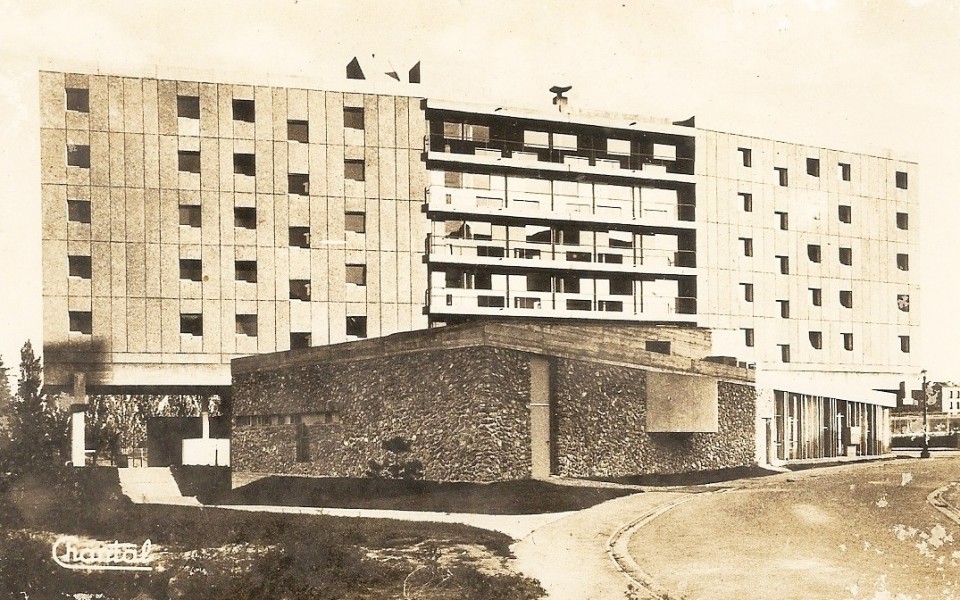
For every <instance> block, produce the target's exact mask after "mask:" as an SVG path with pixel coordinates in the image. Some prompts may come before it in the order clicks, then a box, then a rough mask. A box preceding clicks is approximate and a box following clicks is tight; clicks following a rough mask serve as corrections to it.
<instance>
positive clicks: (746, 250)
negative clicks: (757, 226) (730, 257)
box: [740, 237, 753, 256]
mask: <svg viewBox="0 0 960 600" xmlns="http://www.w3.org/2000/svg"><path fill="white" fill-rule="evenodd" d="M740 241H741V242H743V255H744V256H753V238H748V237H742V238H740Z"/></svg>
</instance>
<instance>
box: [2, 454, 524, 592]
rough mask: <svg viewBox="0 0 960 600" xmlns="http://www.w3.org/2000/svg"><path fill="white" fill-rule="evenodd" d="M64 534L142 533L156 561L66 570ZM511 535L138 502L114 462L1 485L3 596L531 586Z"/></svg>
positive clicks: (125, 538)
mask: <svg viewBox="0 0 960 600" xmlns="http://www.w3.org/2000/svg"><path fill="white" fill-rule="evenodd" d="M61 534H73V535H80V536H89V537H92V538H94V539H99V540H104V541H113V540H119V541H121V542H132V543H136V544H138V545H139V544H141V543H143V541H144V540H146V539H149V540H151V542H152V543H153V545H154V556H155V562H154V570H153V571H151V572H147V573H132V572H101V573H88V572H84V571H68V570H65V569H63V568H62V567H60V566H58V565H57V564H55V563H54V562H53V560H52V558H51V555H50V550H51V543H52V542H53V540H54V539H55V538H56V536H58V535H61ZM511 541H512V540H510V538H508V537H507V536H505V535H502V534H498V533H494V532H489V531H485V530H480V529H474V528H471V527H466V526H462V525H453V524H425V523H407V522H399V521H387V520H377V519H338V518H336V517H329V516H304V515H278V514H258V513H240V512H236V511H230V510H223V509H211V508H197V507H180V506H154V505H137V504H132V503H130V502H129V500H128V499H127V498H125V497H124V496H123V495H122V494H121V493H120V490H119V483H118V481H117V476H116V471H115V470H112V469H97V468H87V469H62V470H59V471H57V472H54V473H50V474H47V475H45V476H42V477H33V478H27V479H24V480H22V481H17V482H6V483H5V484H4V489H2V490H0V597H3V598H14V597H22V594H26V595H27V597H29V598H31V599H32V598H58V599H59V598H63V599H66V598H76V597H78V596H77V594H93V596H88V597H95V598H116V599H118V600H119V599H127V598H135V597H136V598H140V599H141V600H146V599H154V600H159V599H161V598H168V597H169V598H178V597H179V598H204V599H213V600H218V599H224V600H226V599H238V600H242V599H247V598H249V599H254V598H258V599H259V598H297V599H299V598H307V599H334V598H358V599H371V600H372V599H374V598H404V597H409V598H424V599H441V598H465V599H474V600H482V599H491V600H492V599H494V598H496V599H516V600H527V599H530V600H532V599H535V598H538V597H540V595H541V594H542V590H541V589H540V587H539V585H537V583H536V582H534V581H532V580H530V579H526V578H523V577H520V576H517V575H515V574H513V573H512V572H510V571H509V569H508V568H507V566H506V559H507V558H508V557H509V550H508V546H509V544H510V543H511ZM80 597H82V596H80Z"/></svg>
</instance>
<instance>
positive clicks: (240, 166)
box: [233, 154, 257, 177]
mask: <svg viewBox="0 0 960 600" xmlns="http://www.w3.org/2000/svg"><path fill="white" fill-rule="evenodd" d="M233 172H234V173H236V174H237V175H246V176H248V177H253V176H255V175H256V174H257V157H256V156H255V155H253V154H234V155H233Z"/></svg>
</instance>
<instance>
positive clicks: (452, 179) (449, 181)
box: [443, 171, 463, 189]
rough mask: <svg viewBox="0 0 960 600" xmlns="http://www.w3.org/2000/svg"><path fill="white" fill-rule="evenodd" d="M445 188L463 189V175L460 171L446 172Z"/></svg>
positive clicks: (444, 174)
mask: <svg viewBox="0 0 960 600" xmlns="http://www.w3.org/2000/svg"><path fill="white" fill-rule="evenodd" d="M443 186H444V187H448V188H455V189H460V188H462V187H463V173H461V172H460V171H444V172H443Z"/></svg>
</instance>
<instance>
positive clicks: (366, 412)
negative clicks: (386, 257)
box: [232, 322, 756, 481]
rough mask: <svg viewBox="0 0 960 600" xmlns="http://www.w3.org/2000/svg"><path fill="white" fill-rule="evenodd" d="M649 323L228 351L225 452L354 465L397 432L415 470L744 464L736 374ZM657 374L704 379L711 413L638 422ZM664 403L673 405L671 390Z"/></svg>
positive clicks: (448, 331)
mask: <svg viewBox="0 0 960 600" xmlns="http://www.w3.org/2000/svg"><path fill="white" fill-rule="evenodd" d="M681 334H683V332H681ZM664 335H665V332H664V331H662V330H657V328H643V327H632V328H631V327H630V326H621V327H619V328H618V327H611V326H607V325H599V324H597V325H583V326H578V327H569V328H564V327H551V326H538V325H533V324H522V325H521V324H510V323H503V322H496V323H485V324H481V323H475V324H464V325H457V326H450V327H446V328H440V329H431V330H427V331H422V332H412V333H405V334H397V335H394V336H390V337H387V338H383V339H380V340H368V341H362V342H353V343H349V344H344V345H339V346H331V347H328V348H311V349H308V350H297V351H292V352H287V353H278V354H273V355H261V356H253V357H249V358H244V359H238V360H236V361H234V364H233V372H234V394H235V396H234V403H235V404H234V411H235V426H234V430H233V446H232V461H233V462H232V464H233V465H234V467H235V468H236V469H239V470H246V471H264V472H275V473H296V474H311V475H333V476H362V475H363V473H364V471H365V469H366V467H367V461H369V460H376V461H379V462H382V461H384V460H385V459H387V458H388V457H387V456H386V453H385V452H384V451H383V450H382V448H381V446H380V444H381V443H382V441H383V440H386V439H389V438H392V437H402V438H404V439H406V440H408V441H410V442H411V446H412V448H411V451H410V453H409V456H407V457H405V459H416V460H420V461H421V462H423V464H424V474H425V477H426V478H427V479H431V480H472V481H493V480H500V479H521V478H530V477H536V476H540V477H543V476H547V475H550V474H556V475H565V476H571V477H591V476H620V475H631V474H638V473H664V472H667V473H670V472H685V471H695V470H701V469H719V468H725V467H737V466H747V465H751V464H756V459H755V452H754V446H755V439H754V421H755V403H754V390H753V385H752V379H753V373H752V371H750V370H747V369H742V368H737V367H731V366H727V365H722V364H716V363H712V362H707V361H704V360H702V359H700V358H692V357H689V356H681V355H664V354H659V353H655V352H648V351H646V350H644V349H643V348H644V346H645V342H646V341H647V340H651V339H654V340H662V339H663V337H664ZM578 338H579V347H578V344H577V341H578ZM705 339H707V340H708V339H709V338H708V337H706V338H705ZM620 340H623V341H622V342H620ZM707 347H709V345H707ZM541 362H542V363H543V364H545V366H546V369H544V370H541V369H538V368H537V364H538V363H541ZM662 374H671V375H673V376H675V377H685V378H688V379H689V380H693V381H704V382H709V383H712V387H713V389H714V393H713V395H712V396H711V397H710V398H707V399H706V400H708V401H709V402H712V403H713V405H714V406H715V407H716V409H717V411H718V413H719V414H720V421H719V424H718V426H717V427H715V428H714V429H713V430H712V431H699V432H689V431H686V430H684V429H682V428H680V429H675V430H673V431H659V432H651V431H649V430H648V426H647V425H648V423H649V415H648V413H647V407H648V405H649V401H650V398H651V396H652V395H654V394H656V393H658V392H663V391H664V390H662V389H656V385H657V384H656V383H654V382H655V381H657V380H656V378H655V376H656V375H662ZM538 388H539V389H542V390H546V392H545V394H543V395H542V396H540V395H538V394H537V392H536V390H537V389H538ZM541 403H542V405H545V406H546V408H547V410H546V421H545V423H543V425H544V426H543V427H539V426H538V419H539V415H538V413H537V410H538V405H540V404H541ZM674 408H675V410H677V411H681V412H682V411H683V410H685V406H684V405H683V403H679V402H678V403H676V404H675V405H674ZM541 458H543V459H545V460H546V468H545V469H544V471H543V472H541V473H539V474H538V472H537V469H536V466H535V465H536V463H537V461H538V460H539V459H541Z"/></svg>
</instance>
